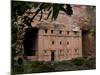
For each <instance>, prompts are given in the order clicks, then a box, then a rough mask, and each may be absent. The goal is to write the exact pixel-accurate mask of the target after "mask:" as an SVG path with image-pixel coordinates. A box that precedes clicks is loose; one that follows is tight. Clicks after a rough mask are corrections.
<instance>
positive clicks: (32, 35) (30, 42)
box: [23, 28, 38, 56]
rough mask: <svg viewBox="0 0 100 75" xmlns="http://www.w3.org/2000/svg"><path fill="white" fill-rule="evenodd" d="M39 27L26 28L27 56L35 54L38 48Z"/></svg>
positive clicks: (25, 50) (25, 47)
mask: <svg viewBox="0 0 100 75" xmlns="http://www.w3.org/2000/svg"><path fill="white" fill-rule="evenodd" d="M37 38H38V29H37V28H28V29H26V30H25V39H24V42H23V44H24V54H25V55H27V56H35V55H36V48H37Z"/></svg>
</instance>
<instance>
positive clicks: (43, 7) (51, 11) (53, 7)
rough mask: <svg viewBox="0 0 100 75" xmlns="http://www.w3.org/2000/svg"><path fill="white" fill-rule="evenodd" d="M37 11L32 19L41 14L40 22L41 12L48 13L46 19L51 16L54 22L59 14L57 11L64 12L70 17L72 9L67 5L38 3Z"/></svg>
mask: <svg viewBox="0 0 100 75" xmlns="http://www.w3.org/2000/svg"><path fill="white" fill-rule="evenodd" d="M37 7H38V9H37V11H36V12H35V15H34V16H33V18H32V19H34V18H35V16H36V15H37V14H38V13H39V12H41V16H40V20H41V19H42V15H43V10H45V11H49V13H48V16H47V19H48V18H49V17H50V15H51V14H52V18H51V19H52V20H56V19H57V17H58V14H59V11H63V12H65V13H66V14H67V15H72V14H73V11H72V7H71V6H70V5H69V4H51V3H40V4H38V5H37Z"/></svg>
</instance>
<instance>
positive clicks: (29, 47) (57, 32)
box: [24, 5, 86, 61]
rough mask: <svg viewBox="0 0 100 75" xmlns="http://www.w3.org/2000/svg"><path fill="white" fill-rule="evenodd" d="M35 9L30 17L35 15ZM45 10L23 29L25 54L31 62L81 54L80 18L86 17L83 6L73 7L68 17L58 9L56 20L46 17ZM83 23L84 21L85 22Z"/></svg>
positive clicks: (73, 56)
mask: <svg viewBox="0 0 100 75" xmlns="http://www.w3.org/2000/svg"><path fill="white" fill-rule="evenodd" d="M34 13H35V10H34V8H33V9H32V10H31V12H30V14H27V13H25V14H24V16H25V15H28V16H29V17H30V18H31V17H32V15H34ZM47 15H48V12H44V13H43V19H42V20H41V21H39V17H40V14H38V15H37V16H36V17H35V18H34V19H33V22H32V23H31V25H32V28H26V30H25V40H24V54H25V55H26V57H27V59H28V60H30V61H63V60H71V59H73V58H77V57H82V54H83V53H82V52H84V50H82V25H80V24H81V23H79V22H80V21H79V18H80V17H82V18H84V17H85V16H86V6H76V5H74V6H73V15H72V16H68V15H66V14H65V13H64V12H62V11H60V12H59V15H58V17H57V20H56V21H52V20H51V19H50V18H49V19H48V20H46V17H47ZM84 25H86V22H85V24H84Z"/></svg>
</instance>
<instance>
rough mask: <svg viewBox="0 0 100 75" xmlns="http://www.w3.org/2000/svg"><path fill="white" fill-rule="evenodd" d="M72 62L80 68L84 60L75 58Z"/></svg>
mask: <svg viewBox="0 0 100 75" xmlns="http://www.w3.org/2000/svg"><path fill="white" fill-rule="evenodd" d="M72 62H73V63H74V64H75V65H77V66H81V65H83V64H84V62H85V59H84V58H76V59H73V60H72Z"/></svg>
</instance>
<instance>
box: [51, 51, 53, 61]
mask: <svg viewBox="0 0 100 75" xmlns="http://www.w3.org/2000/svg"><path fill="white" fill-rule="evenodd" d="M51 61H54V51H51Z"/></svg>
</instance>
